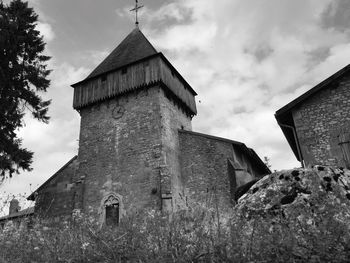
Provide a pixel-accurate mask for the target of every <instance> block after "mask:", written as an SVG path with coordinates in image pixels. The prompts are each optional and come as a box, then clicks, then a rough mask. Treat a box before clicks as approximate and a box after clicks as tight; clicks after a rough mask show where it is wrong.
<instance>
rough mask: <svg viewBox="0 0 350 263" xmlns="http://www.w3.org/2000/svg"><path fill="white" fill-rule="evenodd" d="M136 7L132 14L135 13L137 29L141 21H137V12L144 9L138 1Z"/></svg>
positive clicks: (136, 0)
mask: <svg viewBox="0 0 350 263" xmlns="http://www.w3.org/2000/svg"><path fill="white" fill-rule="evenodd" d="M135 2H136V3H135V7H134V8H133V9H131V10H130V11H131V12H133V11H134V12H135V25H136V27H138V26H139V21H138V19H137V12H138V11H139V9H140V8H142V7H143V5H139V1H138V0H135Z"/></svg>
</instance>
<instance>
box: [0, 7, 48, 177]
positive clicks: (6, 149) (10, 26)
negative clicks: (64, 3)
mask: <svg viewBox="0 0 350 263" xmlns="http://www.w3.org/2000/svg"><path fill="white" fill-rule="evenodd" d="M37 21H38V15H37V14H36V13H35V12H34V10H33V9H32V8H29V7H28V3H27V2H22V1H21V0H12V1H11V2H10V3H9V4H7V5H6V4H4V3H3V2H2V1H1V0H0V179H1V178H4V177H5V176H8V175H9V176H10V177H11V176H12V174H13V173H15V172H16V173H19V170H20V169H23V170H27V171H29V170H31V167H30V166H31V163H32V157H33V153H32V152H31V151H29V150H27V149H25V148H23V147H22V145H21V144H22V141H21V139H20V138H18V137H17V134H16V131H18V129H19V128H20V127H22V126H23V117H24V114H25V112H26V111H30V112H31V113H32V115H33V117H34V118H36V119H38V120H39V121H42V122H45V123H47V122H48V120H49V117H48V116H47V111H48V106H49V104H50V101H45V100H43V99H42V98H41V97H40V96H39V95H38V94H37V93H38V92H45V91H46V89H47V88H48V87H49V84H50V81H49V80H48V79H47V76H48V75H49V73H50V70H48V69H47V66H46V64H45V62H47V61H48V60H49V59H50V57H48V56H45V55H43V51H44V49H45V43H44V41H43V37H42V36H40V32H39V31H38V30H36V29H35V27H36V23H37Z"/></svg>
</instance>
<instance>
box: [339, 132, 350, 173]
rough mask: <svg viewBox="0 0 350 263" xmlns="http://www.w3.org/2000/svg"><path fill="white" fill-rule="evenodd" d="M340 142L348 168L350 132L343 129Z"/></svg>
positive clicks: (349, 162)
mask: <svg viewBox="0 0 350 263" xmlns="http://www.w3.org/2000/svg"><path fill="white" fill-rule="evenodd" d="M338 144H339V146H340V149H341V151H342V155H343V156H342V157H343V160H344V162H345V166H346V168H348V169H349V168H350V133H349V132H346V131H343V132H342V133H341V134H339V137H338Z"/></svg>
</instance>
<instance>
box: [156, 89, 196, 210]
mask: <svg viewBox="0 0 350 263" xmlns="http://www.w3.org/2000/svg"><path fill="white" fill-rule="evenodd" d="M160 107H161V127H162V130H161V133H162V137H161V138H162V152H163V158H162V160H163V163H162V164H161V169H160V171H161V178H162V184H161V194H162V208H163V209H167V210H169V208H170V207H171V208H172V209H175V210H176V209H181V208H182V207H183V206H184V202H183V198H182V197H181V194H183V185H182V182H181V179H180V174H181V172H180V163H179V152H180V150H179V138H178V130H179V129H184V130H188V131H191V130H192V124H191V117H190V116H189V115H187V114H186V112H185V111H184V110H183V109H182V108H181V107H180V106H179V104H177V103H176V101H175V100H174V97H173V96H171V94H169V93H167V92H165V91H164V90H162V92H161V94H160Z"/></svg>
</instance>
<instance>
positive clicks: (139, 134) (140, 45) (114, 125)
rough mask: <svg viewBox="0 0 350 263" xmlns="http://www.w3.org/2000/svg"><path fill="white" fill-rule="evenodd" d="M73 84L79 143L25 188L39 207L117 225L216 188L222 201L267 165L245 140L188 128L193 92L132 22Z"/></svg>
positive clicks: (189, 202) (206, 198)
mask: <svg viewBox="0 0 350 263" xmlns="http://www.w3.org/2000/svg"><path fill="white" fill-rule="evenodd" d="M72 87H73V88H74V98H73V107H74V109H75V110H77V111H78V112H79V114H80V116H81V124H80V138H79V151H78V154H77V156H75V157H73V158H72V159H71V160H70V161H69V162H68V163H67V164H65V165H64V166H63V167H62V168H61V169H60V170H58V171H57V172H56V173H55V174H54V175H53V176H51V177H50V178H49V179H48V180H47V181H46V182H45V183H44V184H42V185H41V186H40V187H39V188H38V189H37V190H36V191H35V192H34V193H32V194H31V195H30V196H29V197H28V199H29V200H35V201H36V203H35V213H36V214H39V215H44V216H48V217H56V218H59V217H70V216H71V215H72V213H73V212H74V211H81V212H83V213H85V214H88V215H89V216H92V217H94V218H96V219H98V220H100V222H102V223H106V224H117V223H118V221H119V220H120V218H122V217H123V216H125V215H126V214H128V213H132V212H134V211H137V210H140V209H155V210H162V211H176V210H178V209H183V208H186V207H189V206H193V205H196V204H203V205H211V204H212V202H213V197H214V196H215V200H216V202H217V203H218V204H219V205H220V207H222V208H223V209H225V208H227V207H230V206H232V205H233V204H234V197H235V192H236V189H237V188H238V187H239V186H241V185H243V184H245V183H247V182H250V181H252V180H253V179H255V178H260V177H262V176H263V175H265V174H267V173H270V170H269V169H268V168H267V167H266V165H265V164H264V162H263V161H262V160H261V159H260V158H259V157H258V155H257V154H256V153H255V152H254V151H253V150H252V149H250V148H248V147H247V146H246V145H245V144H243V143H241V142H237V141H233V140H228V139H223V138H219V137H214V136H211V135H206V134H201V133H197V132H193V131H192V125H191V120H192V118H193V117H194V116H195V115H196V113H197V109H196V103H195V96H196V95H197V94H196V92H195V91H194V90H193V88H192V87H191V86H190V85H189V84H188V83H187V82H186V80H185V79H184V78H183V77H182V76H181V75H180V73H179V72H178V71H177V70H176V69H175V68H174V67H173V66H172V65H171V63H170V62H169V61H168V60H167V58H166V57H165V56H164V55H163V54H162V53H161V52H158V51H157V50H156V49H155V48H154V47H153V46H152V45H151V44H150V42H149V41H148V40H147V39H146V37H145V36H144V35H143V33H142V32H141V31H140V30H139V29H138V28H135V29H134V30H133V31H132V32H131V33H130V34H129V35H128V36H127V37H126V38H125V39H124V40H123V41H122V42H121V43H120V44H119V45H118V46H117V47H116V48H115V49H114V50H113V51H112V52H111V53H110V55H108V56H107V58H106V59H105V60H103V61H102V63H101V64H99V65H98V66H97V67H96V68H95V69H94V70H93V71H92V72H91V74H90V75H88V76H87V77H86V78H85V79H84V80H82V81H80V82H78V83H76V84H74V85H72Z"/></svg>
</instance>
